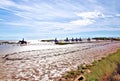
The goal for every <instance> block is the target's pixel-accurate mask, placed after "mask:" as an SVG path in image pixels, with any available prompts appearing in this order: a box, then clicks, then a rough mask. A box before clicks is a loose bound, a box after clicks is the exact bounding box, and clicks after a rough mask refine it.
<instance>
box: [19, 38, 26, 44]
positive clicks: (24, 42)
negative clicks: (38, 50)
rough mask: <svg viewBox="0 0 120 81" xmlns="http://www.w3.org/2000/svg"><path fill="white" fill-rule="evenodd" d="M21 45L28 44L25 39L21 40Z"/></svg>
mask: <svg viewBox="0 0 120 81" xmlns="http://www.w3.org/2000/svg"><path fill="white" fill-rule="evenodd" d="M18 43H19V44H27V41H24V38H23V39H22V40H19V42H18Z"/></svg>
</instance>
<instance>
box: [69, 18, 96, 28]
mask: <svg viewBox="0 0 120 81" xmlns="http://www.w3.org/2000/svg"><path fill="white" fill-rule="evenodd" d="M94 22H95V20H90V19H82V20H75V21H71V22H70V23H71V24H74V25H79V26H85V25H89V24H93V23H94Z"/></svg>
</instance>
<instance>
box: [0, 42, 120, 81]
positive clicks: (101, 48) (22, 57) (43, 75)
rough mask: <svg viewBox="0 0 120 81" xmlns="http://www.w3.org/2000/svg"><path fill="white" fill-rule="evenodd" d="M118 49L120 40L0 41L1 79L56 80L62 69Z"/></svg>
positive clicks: (89, 61) (64, 70) (13, 80)
mask: <svg viewBox="0 0 120 81" xmlns="http://www.w3.org/2000/svg"><path fill="white" fill-rule="evenodd" d="M118 49H120V42H119V41H113V42H111V41H101V42H93V43H78V44H68V45H55V44H53V43H46V44H44V43H42V44H30V45H26V46H19V45H0V81H22V80H23V81H59V78H61V77H62V75H63V74H64V73H66V72H67V71H70V70H72V69H77V67H78V66H79V65H81V64H90V63H92V62H94V61H95V60H100V59H101V58H103V57H106V56H107V55H109V54H111V53H114V52H116V51H117V50H118Z"/></svg>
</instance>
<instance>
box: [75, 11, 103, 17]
mask: <svg viewBox="0 0 120 81" xmlns="http://www.w3.org/2000/svg"><path fill="white" fill-rule="evenodd" d="M76 15H77V16H79V17H82V18H84V19H88V18H99V17H104V15H103V14H102V13H101V12H99V11H93V12H80V13H76Z"/></svg>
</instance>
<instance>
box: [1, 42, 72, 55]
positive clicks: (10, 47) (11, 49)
mask: <svg viewBox="0 0 120 81" xmlns="http://www.w3.org/2000/svg"><path fill="white" fill-rule="evenodd" d="M70 46H73V45H55V44H54V43H51V42H49V43H48V42H39V43H38V42H31V43H29V44H27V45H19V44H3V45H0V55H3V54H4V55H6V54H12V53H17V52H23V51H32V50H43V49H55V48H66V47H70Z"/></svg>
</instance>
